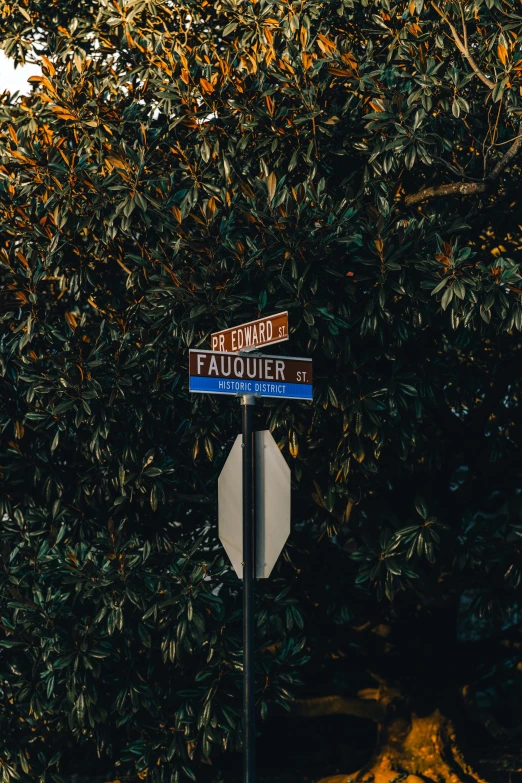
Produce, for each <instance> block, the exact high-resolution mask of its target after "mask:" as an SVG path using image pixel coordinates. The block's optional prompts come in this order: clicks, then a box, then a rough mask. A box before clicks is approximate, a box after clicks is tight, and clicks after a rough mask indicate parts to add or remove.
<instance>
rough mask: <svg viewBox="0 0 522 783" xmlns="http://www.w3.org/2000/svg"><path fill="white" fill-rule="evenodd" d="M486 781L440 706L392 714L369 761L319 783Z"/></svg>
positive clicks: (466, 782)
mask: <svg viewBox="0 0 522 783" xmlns="http://www.w3.org/2000/svg"><path fill="white" fill-rule="evenodd" d="M395 780H396V781H397V783H425V782H426V781H433V782H434V783H463V782H465V783H473V781H474V782H475V783H485V781H483V779H482V778H481V777H480V776H479V775H478V774H477V773H476V772H475V771H474V770H473V769H472V768H471V767H470V766H469V764H467V763H466V761H465V760H464V757H463V755H462V752H461V751H460V749H459V747H458V744H457V741H456V737H455V730H454V728H453V724H452V722H451V721H450V720H449V719H448V718H445V717H444V716H443V715H441V713H440V711H439V710H438V709H437V710H435V711H434V712H432V713H431V714H430V715H428V716H425V717H418V716H417V715H412V716H411V717H410V719H409V720H406V719H404V718H399V717H397V716H393V717H392V718H391V721H390V723H383V724H380V726H379V740H378V744H377V749H376V751H375V753H374V755H373V758H372V759H371V760H370V762H369V763H368V764H367V765H366V766H365V767H363V769H361V770H360V771H359V772H355V773H353V774H351V775H335V776H333V777H328V778H323V780H322V781H320V783H356V782H357V783H358V782H359V781H360V782H361V783H366V782H368V783H392V781H395Z"/></svg>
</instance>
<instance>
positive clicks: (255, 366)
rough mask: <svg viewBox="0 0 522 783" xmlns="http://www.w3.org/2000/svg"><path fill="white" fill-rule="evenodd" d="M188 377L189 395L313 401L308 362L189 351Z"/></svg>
mask: <svg viewBox="0 0 522 783" xmlns="http://www.w3.org/2000/svg"><path fill="white" fill-rule="evenodd" d="M189 375H190V387H189V388H190V391H191V392H199V393H202V394H235V395H237V394H254V395H256V396H258V397H286V398H288V399H294V400H311V399H312V398H313V390H312V360H311V359H298V358H296V357H293V356H234V355H233V354H230V353H226V352H221V351H201V350H191V351H190V356H189Z"/></svg>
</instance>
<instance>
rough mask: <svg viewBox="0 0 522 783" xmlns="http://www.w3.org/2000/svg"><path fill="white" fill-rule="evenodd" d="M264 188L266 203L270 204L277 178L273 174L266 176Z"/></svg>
mask: <svg viewBox="0 0 522 783" xmlns="http://www.w3.org/2000/svg"><path fill="white" fill-rule="evenodd" d="M266 186H267V188H268V202H269V203H270V204H271V203H272V201H273V200H274V196H275V191H276V186H277V178H276V175H275V174H274V172H272V173H271V174H269V175H268V178H267V180H266Z"/></svg>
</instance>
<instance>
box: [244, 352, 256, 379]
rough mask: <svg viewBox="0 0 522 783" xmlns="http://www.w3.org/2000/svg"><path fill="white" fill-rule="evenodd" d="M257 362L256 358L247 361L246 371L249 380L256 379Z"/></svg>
mask: <svg viewBox="0 0 522 783" xmlns="http://www.w3.org/2000/svg"><path fill="white" fill-rule="evenodd" d="M256 370H257V361H256V359H254V358H250V357H249V358H248V359H247V360H246V371H247V375H248V377H249V378H255V377H256Z"/></svg>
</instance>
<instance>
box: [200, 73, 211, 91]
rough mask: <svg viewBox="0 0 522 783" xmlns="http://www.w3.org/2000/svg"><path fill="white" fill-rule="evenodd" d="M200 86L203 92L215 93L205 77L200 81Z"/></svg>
mask: <svg viewBox="0 0 522 783" xmlns="http://www.w3.org/2000/svg"><path fill="white" fill-rule="evenodd" d="M199 85H200V87H201V89H202V90H203V92H206V93H211V92H214V88H213V87H212V85H211V84H210V82H207V80H206V79H203V77H202V78H201V79H200V80H199Z"/></svg>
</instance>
